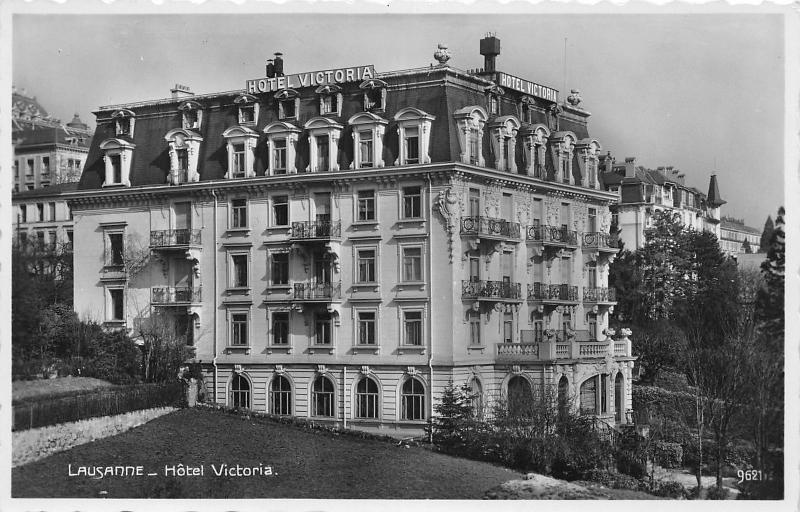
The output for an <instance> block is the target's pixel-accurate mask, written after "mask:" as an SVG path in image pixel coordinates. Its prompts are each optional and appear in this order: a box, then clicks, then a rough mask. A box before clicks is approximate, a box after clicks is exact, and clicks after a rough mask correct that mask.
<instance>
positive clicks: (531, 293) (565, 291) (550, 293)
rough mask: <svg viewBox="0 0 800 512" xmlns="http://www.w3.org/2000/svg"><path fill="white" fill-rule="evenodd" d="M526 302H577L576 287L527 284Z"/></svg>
mask: <svg viewBox="0 0 800 512" xmlns="http://www.w3.org/2000/svg"><path fill="white" fill-rule="evenodd" d="M528 300H540V301H549V300H563V301H570V302H577V301H578V300H579V299H578V287H577V286H571V285H568V284H544V283H533V284H528Z"/></svg>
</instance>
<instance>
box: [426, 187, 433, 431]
mask: <svg viewBox="0 0 800 512" xmlns="http://www.w3.org/2000/svg"><path fill="white" fill-rule="evenodd" d="M425 177H426V179H427V181H428V202H429V204H430V203H431V202H432V201H433V185H432V184H431V175H430V174H426V175H425ZM428 212H429V213H428V217H429V218H428V222H427V223H426V224H427V229H426V231H427V235H428V236H427V238H428V251H427V253H428V254H427V258H425V259H426V260H427V261H426V263H427V266H428V274H427V275H428V308H427V310H428V322H427V331H428V376H429V379H430V382H429V384H428V421H430V422H433V326H432V325H431V324H432V323H433V322H432V318H433V317H432V315H431V308H432V307H433V264H432V256H431V252H432V251H431V249H432V242H433V241H432V240H431V232H432V230H431V223H432V222H433V208H429V209H428ZM428 442H429V443H430V444H433V429H432V428H430V429H428Z"/></svg>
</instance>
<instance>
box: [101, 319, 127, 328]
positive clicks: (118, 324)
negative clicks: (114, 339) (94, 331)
mask: <svg viewBox="0 0 800 512" xmlns="http://www.w3.org/2000/svg"><path fill="white" fill-rule="evenodd" d="M103 328H104V329H124V328H125V320H106V321H105V322H103Z"/></svg>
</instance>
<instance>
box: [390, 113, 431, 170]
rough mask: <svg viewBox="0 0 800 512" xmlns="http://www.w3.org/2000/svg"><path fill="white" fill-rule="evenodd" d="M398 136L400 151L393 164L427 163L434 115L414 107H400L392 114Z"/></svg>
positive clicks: (429, 159) (429, 160) (429, 161)
mask: <svg viewBox="0 0 800 512" xmlns="http://www.w3.org/2000/svg"><path fill="white" fill-rule="evenodd" d="M394 120H395V122H397V129H398V135H399V137H400V153H399V155H398V156H397V160H395V165H409V164H412V165H413V164H429V163H431V156H430V154H429V148H430V137H431V124H432V123H433V121H435V120H436V117H434V116H432V115H430V114H428V113H427V112H423V111H422V110H420V109H418V108H414V107H406V108H404V109H401V110H400V111H399V112H397V113H396V114H395V115H394Z"/></svg>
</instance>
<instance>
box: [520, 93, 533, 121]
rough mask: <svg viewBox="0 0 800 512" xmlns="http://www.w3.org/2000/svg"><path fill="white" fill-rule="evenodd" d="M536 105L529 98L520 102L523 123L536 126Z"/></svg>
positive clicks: (526, 97)
mask: <svg viewBox="0 0 800 512" xmlns="http://www.w3.org/2000/svg"><path fill="white" fill-rule="evenodd" d="M534 105H536V103H535V102H534V101H533V99H531V98H530V97H529V96H525V97H524V98H522V101H521V102H520V117H521V119H522V121H523V122H525V123H528V124H534V122H535V112H536V111H535V109H534Z"/></svg>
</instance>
